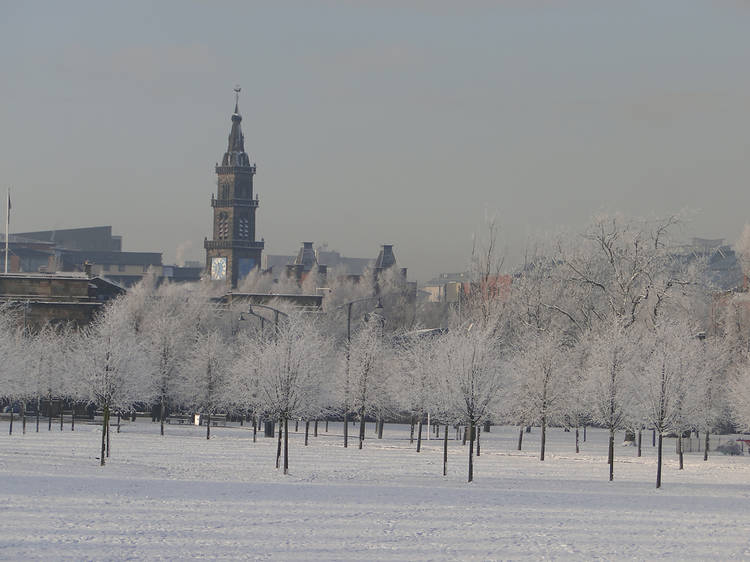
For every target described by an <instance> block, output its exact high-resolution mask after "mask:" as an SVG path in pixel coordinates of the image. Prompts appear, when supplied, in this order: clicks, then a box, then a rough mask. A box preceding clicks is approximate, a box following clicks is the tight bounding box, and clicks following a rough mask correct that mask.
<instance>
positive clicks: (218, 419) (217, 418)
mask: <svg viewBox="0 0 750 562" xmlns="http://www.w3.org/2000/svg"><path fill="white" fill-rule="evenodd" d="M206 423H208V415H205V414H201V425H206ZM226 425H227V415H226V414H211V426H212V427H226Z"/></svg>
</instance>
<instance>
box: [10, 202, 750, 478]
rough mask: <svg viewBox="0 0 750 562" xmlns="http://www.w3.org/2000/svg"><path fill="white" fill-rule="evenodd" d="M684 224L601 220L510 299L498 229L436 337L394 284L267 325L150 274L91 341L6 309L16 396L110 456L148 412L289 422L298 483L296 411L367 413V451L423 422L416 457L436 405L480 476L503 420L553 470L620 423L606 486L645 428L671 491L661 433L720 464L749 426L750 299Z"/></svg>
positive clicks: (347, 294) (532, 273)
mask: <svg viewBox="0 0 750 562" xmlns="http://www.w3.org/2000/svg"><path fill="white" fill-rule="evenodd" d="M678 227H679V220H678V218H676V217H667V218H666V219H660V220H653V221H636V220H628V219H625V218H623V217H620V216H602V217H598V218H595V219H594V220H592V222H591V223H590V225H589V226H588V227H587V228H586V229H585V230H584V231H583V232H582V233H580V234H577V235H574V236H568V237H558V238H556V239H554V240H553V241H552V242H547V243H544V244H542V243H540V244H537V245H536V246H534V247H533V248H531V249H529V250H528V251H527V253H526V255H525V259H524V261H523V264H522V265H521V266H519V267H518V268H516V269H515V271H513V272H512V279H511V282H510V283H509V284H508V286H507V287H503V288H499V285H498V278H499V277H498V276H499V275H500V274H501V271H502V268H503V264H504V262H503V259H502V255H501V253H500V252H499V251H498V248H499V245H498V236H497V229H496V226H495V224H494V223H490V224H489V225H488V226H487V228H486V229H485V232H484V234H483V236H479V237H477V239H476V240H475V244H474V248H473V250H472V255H471V269H472V276H471V283H470V285H469V288H468V290H467V291H464V292H463V293H462V296H461V299H460V302H459V303H456V305H455V306H451V307H445V309H444V310H443V312H442V313H441V316H440V318H439V324H440V327H441V329H440V330H420V329H419V328H420V327H424V324H421V323H420V321H421V320H424V317H421V315H420V309H419V308H417V309H416V312H414V311H413V310H409V307H408V306H406V304H405V302H404V301H403V300H401V299H400V297H399V295H401V294H402V292H400V291H401V289H400V288H399V285H398V283H399V282H400V281H399V278H398V277H397V276H393V278H391V279H385V278H384V279H381V280H380V283H378V284H377V287H374V286H372V285H368V284H361V285H357V284H354V283H349V284H345V283H340V285H339V286H338V287H336V289H335V290H332V291H331V292H330V294H329V295H328V296H327V297H326V299H325V301H324V305H323V311H316V312H310V311H306V310H299V309H295V308H293V307H290V306H288V305H285V304H284V303H283V302H276V303H272V304H271V306H272V307H273V308H275V309H277V310H278V312H277V313H276V314H275V316H274V320H273V321H272V320H271V319H270V318H269V319H268V320H267V321H264V322H262V323H261V322H258V321H257V320H258V319H257V318H255V316H257V315H258V312H257V311H256V312H253V311H252V310H246V311H245V310H237V309H236V308H235V309H232V308H227V307H226V306H222V305H220V304H217V302H216V301H215V300H213V299H211V298H210V297H211V296H212V294H213V292H215V291H216V288H215V287H214V286H212V285H211V284H210V283H200V284H191V285H162V286H158V287H157V286H156V284H155V283H154V282H153V279H146V280H145V281H144V282H143V283H141V284H140V285H138V286H136V287H135V288H134V289H132V290H131V291H129V292H128V294H127V295H125V296H123V297H121V298H119V299H117V300H116V301H114V302H112V303H111V304H108V305H107V307H106V309H105V310H104V311H103V312H102V313H101V314H100V315H99V316H98V317H97V318H96V319H95V321H94V322H93V323H92V324H91V325H89V326H87V327H85V328H82V329H78V330H73V329H64V328H59V327H58V328H56V329H53V328H51V327H46V328H43V329H41V330H36V331H29V330H24V329H21V328H20V327H19V323H18V322H17V321H16V320H17V319H15V318H14V314H15V312H14V310H13V308H12V307H11V306H6V307H5V308H4V309H3V310H2V312H1V313H0V353H1V354H2V357H3V358H4V360H3V362H2V364H0V394H1V395H2V396H3V397H4V399H5V400H6V401H9V402H19V403H22V404H24V405H26V404H34V403H36V404H37V405H38V404H39V402H40V401H41V400H43V399H51V398H65V399H68V400H72V401H76V402H81V403H88V404H93V405H95V406H96V408H97V409H99V410H100V411H101V412H102V414H103V421H102V434H101V437H102V441H101V456H100V462H101V464H104V463H105V458H106V456H107V455H108V447H109V445H108V441H109V439H108V431H109V425H110V423H109V420H110V416H111V415H112V414H113V412H117V411H125V410H129V409H132V408H133V407H134V405H135V404H147V405H152V404H154V405H156V407H157V408H158V411H159V422H160V425H161V433H162V434H164V423H165V419H166V414H167V411H168V410H173V411H174V410H181V411H190V412H199V413H201V414H202V415H204V416H206V417H208V418H209V423H208V425H207V437H210V427H211V425H210V416H214V415H217V414H219V413H227V412H229V413H239V414H241V415H245V414H250V417H251V419H252V420H253V422H254V423H257V421H258V419H259V418H261V417H262V418H265V419H272V420H275V421H278V423H279V430H280V433H279V445H278V448H277V453H276V463H277V467H279V463H280V459H281V458H282V456H283V470H284V473H286V472H287V471H288V466H289V465H288V463H289V451H288V423H289V420H297V419H302V420H317V419H322V418H326V417H334V416H335V417H337V418H338V419H343V420H344V421H345V422H347V421H348V420H350V419H357V420H359V422H360V432H359V436H358V438H357V439H356V441H357V446H358V447H359V448H362V447H363V446H364V442H365V435H364V421H365V420H366V419H376V420H378V423H379V431H381V432H382V423H383V422H384V421H385V420H392V419H395V418H396V417H400V416H403V415H407V416H409V417H411V419H412V420H414V421H415V423H416V427H417V434H418V435H417V450H419V448H420V444H421V435H422V424H423V422H424V420H425V418H426V416H427V414H428V413H429V416H430V419H431V421H433V422H435V423H438V424H442V425H444V426H445V427H444V464H443V473H444V474H445V463H446V462H447V437H448V432H449V428H451V427H455V426H456V425H462V426H465V427H466V439H467V440H468V445H469V446H468V480H469V481H472V479H473V476H474V474H473V467H474V462H475V459H474V457H475V455H478V454H479V441H478V439H479V435H480V433H481V426H482V424H484V423H485V422H487V421H491V422H493V423H506V424H514V425H517V426H519V447H520V446H521V441H522V438H523V428H524V427H526V426H538V427H539V428H540V431H541V448H540V451H539V459H540V460H541V461H544V460H545V449H546V432H547V428H548V427H550V426H558V427H559V426H563V427H566V428H569V429H571V430H572V431H571V435H573V434H574V435H575V450H576V452H578V450H579V428H581V427H585V426H586V425H591V424H594V425H597V426H599V427H603V428H606V429H607V430H608V432H609V448H608V451H609V452H608V464H609V479H610V480H612V479H613V478H614V454H615V442H614V440H615V432H616V431H620V430H623V429H624V430H626V431H627V432H628V433H629V434H631V436H632V438H633V440H635V441H637V444H638V454H640V442H641V437H642V432H643V431H644V429H645V428H653V429H654V430H655V432H656V435H657V436H658V449H657V475H656V486H657V487H659V486H661V481H662V440H663V437H664V436H665V435H667V434H669V433H672V432H674V433H676V434H677V435H678V436H681V435H683V433H685V432H688V431H697V432H701V434H702V436H703V438H704V439H705V448H704V450H705V453H704V459H707V458H708V457H707V455H708V445H709V439H710V437H709V436H710V434H711V432H712V431H715V430H716V429H717V427H719V426H720V425H724V426H727V425H731V426H736V427H739V428H741V429H745V428H747V427H750V370H749V369H748V351H749V350H750V347H749V345H748V344H749V342H750V340H749V339H748V324H747V320H748V311H750V309H749V308H748V304H747V298H746V293H741V292H737V293H731V294H728V293H718V292H717V290H716V289H715V288H714V287H713V286H712V283H711V277H710V275H709V269H708V267H707V260H706V259H705V256H702V255H699V254H696V253H695V252H692V253H686V252H685V251H684V248H683V247H681V246H679V245H678V244H676V243H675V241H674V238H675V235H676V232H677V230H678ZM737 251H738V254H739V256H740V258H741V260H742V259H744V257H743V256H744V255H745V253H743V252H744V249H743V247H742V246H741V245H740V244H738V247H737ZM378 291H379V294H380V296H381V298H382V302H383V307H382V308H381V307H375V306H374V305H375V303H376V302H377V299H376V298H375V297H376V296H377V295H376V292H378ZM394 295H395V296H394ZM389 296H391V297H393V298H387V297H389ZM350 303H356V305H352V304H350ZM246 308H247V307H246ZM353 308H354V309H355V312H354V314H353V315H352V309H353ZM261 312H262V311H261ZM253 314H254V315H255V316H253ZM431 319H433V320H434V315H433V316H431ZM347 328H348V329H347ZM37 411H38V407H37ZM24 419H25V418H24ZM37 424H38V422H37ZM37 429H38V425H37ZM573 432H574V433H573ZM282 434H283V440H282V438H281V436H282ZM348 445H349V436H348V423H344V446H348ZM282 451H283V455H282ZM680 465H682V456H680Z"/></svg>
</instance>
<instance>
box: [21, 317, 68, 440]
mask: <svg viewBox="0 0 750 562" xmlns="http://www.w3.org/2000/svg"><path fill="white" fill-rule="evenodd" d="M70 342H71V333H70V331H69V330H67V329H64V328H63V329H57V330H56V329H53V328H51V327H50V326H44V327H43V328H42V329H41V330H39V331H38V332H36V333H35V334H31V335H30V336H29V337H28V341H27V345H28V347H27V351H26V361H25V369H24V370H25V373H26V386H27V397H28V399H30V400H33V401H34V402H36V430H37V431H39V415H40V411H41V402H42V399H47V400H48V401H50V402H51V400H52V398H53V397H58V398H63V397H66V396H69V394H70V389H71V383H72V378H73V377H74V376H75V373H72V372H70V369H69V368H67V367H68V366H69V365H70V364H71V362H70V361H69V358H70V349H69V347H70ZM51 425H52V416H51V415H50V416H49V427H51Z"/></svg>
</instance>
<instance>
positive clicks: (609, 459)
mask: <svg viewBox="0 0 750 562" xmlns="http://www.w3.org/2000/svg"><path fill="white" fill-rule="evenodd" d="M607 462H608V463H609V481H610V482H612V480H613V479H614V477H615V476H614V468H615V430H614V428H610V430H609V454H608V455H607Z"/></svg>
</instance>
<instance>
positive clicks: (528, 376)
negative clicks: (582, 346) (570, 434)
mask: <svg viewBox="0 0 750 562" xmlns="http://www.w3.org/2000/svg"><path fill="white" fill-rule="evenodd" d="M568 355H569V352H568V349H567V346H566V345H565V344H564V343H563V341H561V338H560V336H559V335H558V334H555V333H551V332H547V331H539V330H535V329H534V330H526V331H525V332H524V333H523V337H522V342H521V344H520V349H519V350H518V352H517V354H516V355H515V357H514V360H513V362H512V365H513V367H512V369H511V373H513V378H512V382H511V383H510V384H511V390H510V391H509V395H510V396H511V397H512V398H511V400H512V402H513V404H514V410H515V411H516V412H517V416H518V417H519V419H523V420H524V421H525V422H526V423H528V424H533V425H536V424H539V426H540V427H541V449H540V453H539V460H541V461H543V460H544V453H545V445H546V435H547V426H548V425H549V424H550V423H562V422H563V420H564V418H565V414H567V413H568V412H569V411H570V409H571V407H570V405H569V403H568V401H569V398H570V397H571V394H572V393H571V391H572V390H573V383H572V381H571V375H572V370H571V366H570V364H569V361H568Z"/></svg>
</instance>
